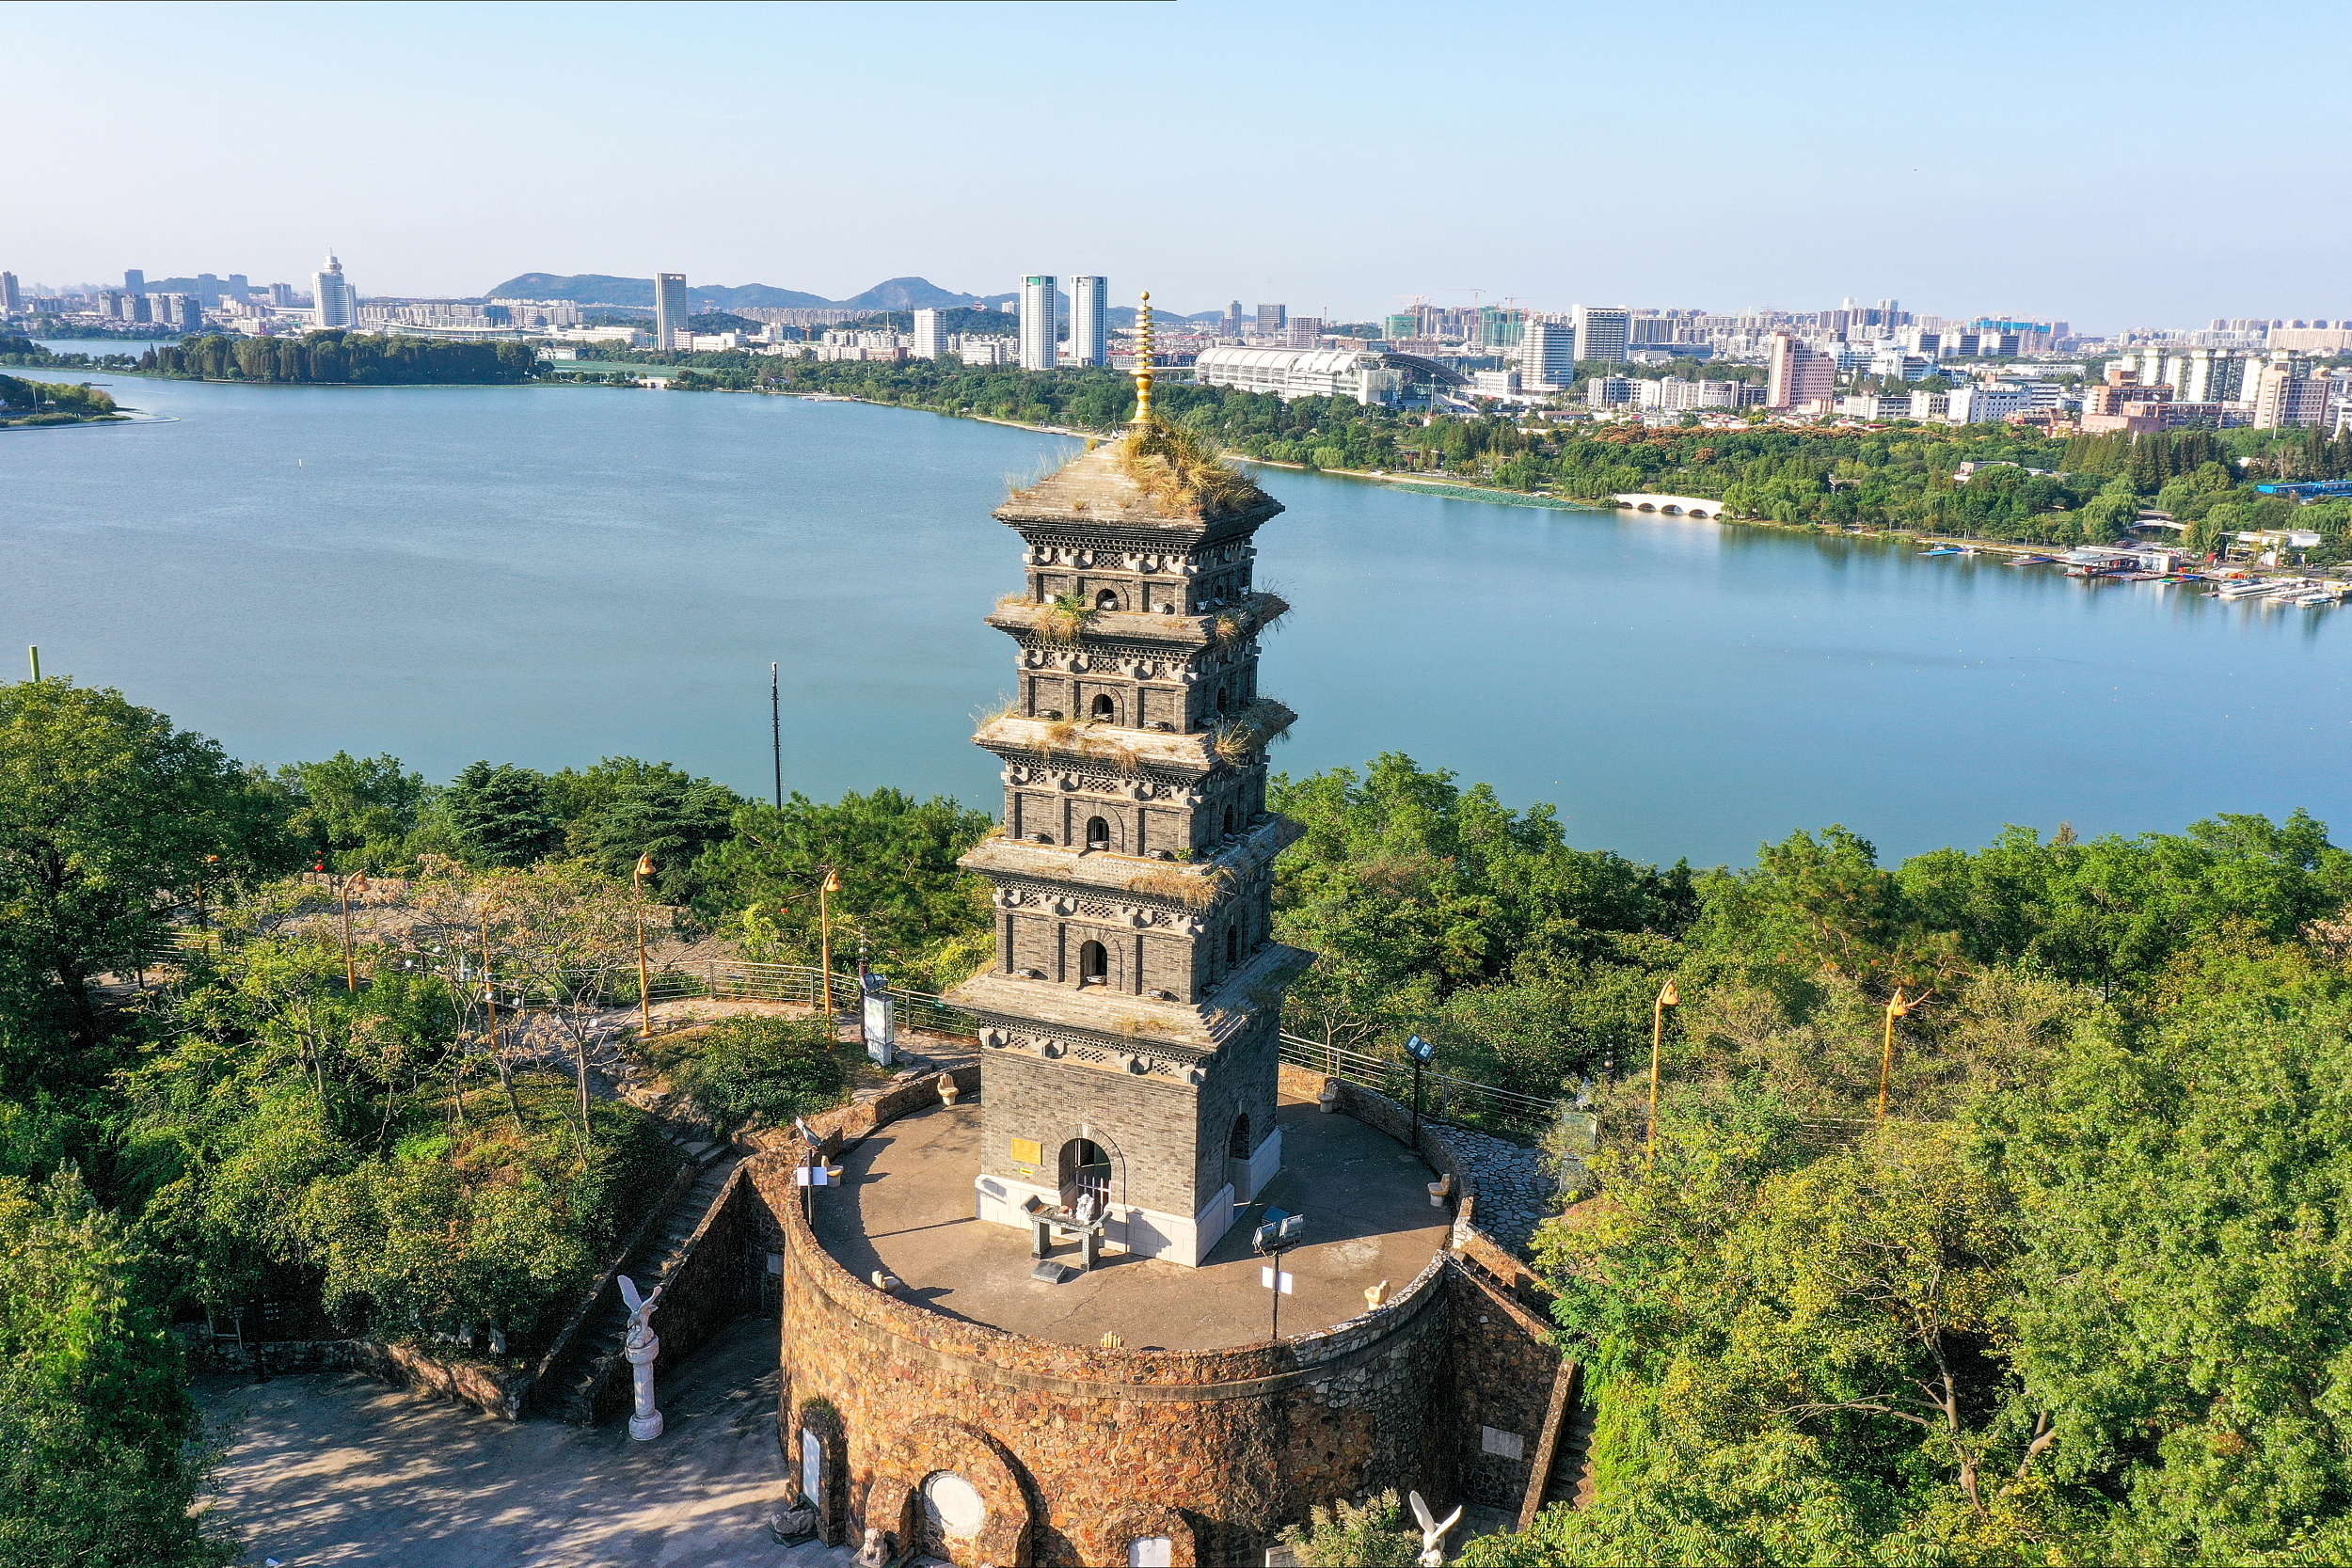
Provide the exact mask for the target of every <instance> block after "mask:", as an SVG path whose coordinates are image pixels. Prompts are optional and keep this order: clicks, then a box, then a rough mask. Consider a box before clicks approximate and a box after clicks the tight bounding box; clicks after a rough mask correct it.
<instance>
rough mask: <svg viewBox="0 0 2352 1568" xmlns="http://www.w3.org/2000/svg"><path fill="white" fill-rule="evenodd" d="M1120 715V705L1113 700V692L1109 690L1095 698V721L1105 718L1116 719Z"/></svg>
mask: <svg viewBox="0 0 2352 1568" xmlns="http://www.w3.org/2000/svg"><path fill="white" fill-rule="evenodd" d="M1118 716H1119V705H1118V704H1117V703H1115V702H1113V701H1112V700H1111V694H1110V693H1109V692H1107V691H1104V692H1102V693H1099V694H1098V695H1097V696H1096V697H1095V699H1094V717H1095V721H1097V722H1098V723H1099V722H1101V721H1104V720H1106V719H1115V718H1117V717H1118Z"/></svg>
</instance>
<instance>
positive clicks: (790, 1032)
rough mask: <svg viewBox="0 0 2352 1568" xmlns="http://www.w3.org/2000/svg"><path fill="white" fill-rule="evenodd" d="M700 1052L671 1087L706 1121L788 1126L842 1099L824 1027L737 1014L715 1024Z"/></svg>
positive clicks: (838, 1064) (838, 1071) (838, 1074)
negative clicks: (757, 1121)
mask: <svg viewBox="0 0 2352 1568" xmlns="http://www.w3.org/2000/svg"><path fill="white" fill-rule="evenodd" d="M700 1044H701V1047H702V1050H701V1053H700V1054H698V1055H696V1056H693V1057H690V1058H689V1059H688V1060H687V1061H686V1062H684V1063H683V1064H682V1065H681V1066H680V1067H679V1068H678V1069H677V1070H676V1071H675V1074H673V1081H674V1082H675V1085H676V1087H677V1090H678V1092H679V1093H680V1094H682V1095H684V1096H685V1097H686V1099H687V1101H689V1102H690V1103H691V1105H692V1106H693V1108H694V1109H695V1111H696V1112H697V1113H699V1114H700V1115H702V1116H704V1117H708V1118H709V1119H710V1120H711V1121H714V1122H718V1123H721V1124H723V1125H739V1124H741V1123H743V1122H745V1121H748V1120H750V1119H752V1118H753V1117H760V1118H762V1119H764V1120H767V1121H771V1122H783V1121H789V1120H790V1119H791V1118H792V1117H797V1116H805V1115H807V1114H808V1113H810V1112H812V1111H821V1110H823V1109H825V1108H826V1107H827V1106H829V1105H832V1104H834V1103H835V1102H836V1101H839V1100H840V1098H841V1090H842V1085H843V1073H842V1069H841V1062H840V1059H839V1058H838V1057H837V1056H836V1055H834V1041H833V1038H832V1036H831V1034H830V1032H829V1030H828V1029H827V1027H826V1025H825V1023H824V1022H822V1021H821V1020H818V1019H793V1018H771V1017H766V1016H762V1015H759V1014H740V1015H738V1016H737V1017H734V1018H729V1019H723V1020H721V1021H720V1022H717V1023H714V1024H712V1025H711V1026H710V1030H709V1032H708V1033H707V1034H706V1035H704V1036H703V1037H702V1039H701V1041H700Z"/></svg>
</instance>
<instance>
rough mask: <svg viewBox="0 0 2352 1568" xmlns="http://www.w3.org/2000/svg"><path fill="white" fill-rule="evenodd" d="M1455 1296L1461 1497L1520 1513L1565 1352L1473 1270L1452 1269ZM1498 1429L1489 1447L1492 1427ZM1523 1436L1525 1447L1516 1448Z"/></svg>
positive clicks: (1457, 1466) (1456, 1437) (1450, 1281)
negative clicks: (1554, 1346)
mask: <svg viewBox="0 0 2352 1568" xmlns="http://www.w3.org/2000/svg"><path fill="white" fill-rule="evenodd" d="M1447 1288H1448V1289H1449V1290H1450V1291H1452V1292H1453V1294H1454V1311H1453V1327H1454V1341H1453V1345H1452V1347H1451V1349H1452V1363H1453V1369H1454V1387H1453V1390H1452V1400H1451V1403H1452V1406H1453V1418H1454V1433H1453V1435H1454V1443H1455V1452H1456V1460H1455V1475H1456V1478H1457V1481H1458V1484H1459V1486H1460V1488H1461V1491H1460V1493H1459V1496H1461V1497H1464V1498H1467V1499H1468V1500H1469V1501H1471V1502H1476V1503H1485V1504H1486V1505H1487V1506H1488V1507H1490V1508H1501V1509H1507V1510H1508V1511H1510V1512H1511V1513H1513V1514H1514V1515H1516V1514H1517V1513H1518V1511H1519V1506H1520V1504H1521V1503H1522V1502H1523V1501H1524V1500H1525V1499H1526V1497H1527V1490H1528V1485H1529V1482H1530V1481H1531V1480H1532V1479H1533V1477H1534V1465H1535V1461H1536V1457H1537V1453H1538V1450H1539V1449H1543V1447H1544V1436H1545V1432H1546V1420H1547V1417H1548V1416H1549V1411H1550V1407H1551V1391H1552V1384H1553V1383H1554V1381H1555V1380H1556V1379H1557V1378H1558V1377H1559V1374H1560V1353H1559V1352H1558V1351H1557V1350H1555V1349H1553V1348H1552V1347H1551V1346H1550V1345H1549V1343H1547V1342H1546V1340H1547V1338H1548V1336H1547V1335H1546V1332H1545V1326H1544V1324H1543V1323H1541V1322H1540V1321H1538V1320H1537V1319H1536V1318H1534V1316H1532V1315H1531V1314H1530V1313H1528V1312H1527V1311H1526V1310H1525V1309H1524V1308H1523V1307H1520V1306H1519V1305H1518V1303H1517V1302H1516V1301H1513V1300H1512V1299H1511V1298H1510V1297H1509V1296H1508V1295H1506V1294H1504V1293H1503V1291H1502V1290H1501V1289H1499V1288H1498V1287H1497V1286H1495V1285H1494V1284H1493V1283H1492V1282H1491V1281H1489V1280H1487V1279H1486V1278H1484V1277H1482V1275H1480V1273H1479V1272H1478V1271H1475V1270H1471V1269H1458V1268H1457V1269H1454V1270H1451V1271H1449V1272H1448V1275H1447ZM1489 1431H1492V1432H1493V1433H1497V1434H1498V1435H1497V1438H1496V1440H1495V1442H1494V1443H1493V1444H1492V1445H1491V1446H1490V1445H1489V1443H1488V1441H1487V1438H1486V1433H1488V1432H1489ZM1512 1439H1517V1447H1518V1453H1517V1454H1512V1453H1509V1452H1495V1451H1493V1449H1495V1448H1501V1449H1509V1448H1510V1447H1512V1446H1513V1444H1512V1442H1511V1440H1512Z"/></svg>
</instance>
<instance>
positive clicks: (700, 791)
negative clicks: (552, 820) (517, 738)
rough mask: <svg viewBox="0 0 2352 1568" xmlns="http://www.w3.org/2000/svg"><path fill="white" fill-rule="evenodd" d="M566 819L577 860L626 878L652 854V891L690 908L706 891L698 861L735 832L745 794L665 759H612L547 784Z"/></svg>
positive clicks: (566, 841)
mask: <svg viewBox="0 0 2352 1568" xmlns="http://www.w3.org/2000/svg"><path fill="white" fill-rule="evenodd" d="M549 791H550V794H551V795H552V796H553V797H554V799H555V800H556V801H557V802H558V809H559V810H560V812H561V815H562V816H564V845H565V847H566V848H567V850H568V851H569V852H570V853H571V854H572V855H574V856H576V857H577V858H579V859H580V860H584V861H586V862H587V863H589V864H591V865H593V866H595V867H596V869H597V870H599V871H602V872H604V873H606V874H607V875H608V876H612V877H624V878H625V877H628V876H629V875H630V874H631V873H632V872H633V871H634V870H635V869H636V866H637V860H638V857H639V856H640V855H651V856H652V857H653V863H654V876H653V879H652V880H651V881H650V882H649V883H648V884H647V891H648V892H650V893H651V894H653V895H655V896H656V897H659V898H660V899H661V900H662V901H663V902H664V903H669V904H679V905H685V904H691V903H693V902H694V901H695V899H696V897H697V895H699V894H700V892H701V888H700V887H699V885H698V883H697V880H696V876H695V871H694V863H695V861H696V860H697V859H698V858H699V857H700V856H701V855H702V853H703V851H704V850H706V849H707V848H709V847H711V846H712V845H714V844H718V843H720V842H722V841H723V840H724V839H725V838H727V837H728V836H729V835H730V834H731V833H733V832H734V831H735V827H734V816H735V811H736V808H737V807H738V806H739V805H741V804H742V803H743V801H742V799H741V797H739V796H738V795H737V794H736V793H735V791H733V790H731V789H729V788H727V787H726V785H724V784H714V783H713V782H711V781H710V780H708V779H697V778H694V777H693V776H691V774H689V773H688V772H687V771H686V770H685V769H684V768H674V767H672V766H671V765H670V764H668V763H666V762H652V763H649V762H641V761H639V760H638V759H637V758H635V757H607V758H605V759H604V760H603V761H602V762H600V763H598V764H596V767H594V768H584V769H581V770H580V771H578V772H575V771H573V770H572V769H570V768H565V769H564V771H563V772H561V773H558V774H556V775H555V776H554V778H553V779H551V780H550V781H549Z"/></svg>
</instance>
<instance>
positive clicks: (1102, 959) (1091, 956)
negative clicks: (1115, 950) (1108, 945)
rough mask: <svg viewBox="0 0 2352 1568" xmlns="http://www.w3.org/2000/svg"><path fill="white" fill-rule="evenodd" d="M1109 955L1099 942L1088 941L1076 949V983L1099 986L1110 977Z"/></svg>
mask: <svg viewBox="0 0 2352 1568" xmlns="http://www.w3.org/2000/svg"><path fill="white" fill-rule="evenodd" d="M1110 973H1111V956H1110V953H1109V951H1108V950H1107V949H1105V948H1104V946H1103V944H1102V943H1101V942H1087V943H1085V944H1083V945H1082V946H1080V947H1079V949H1078V984H1080V985H1082V986H1099V985H1102V984H1103V983H1104V982H1105V981H1107V980H1108V979H1109V978H1110Z"/></svg>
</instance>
